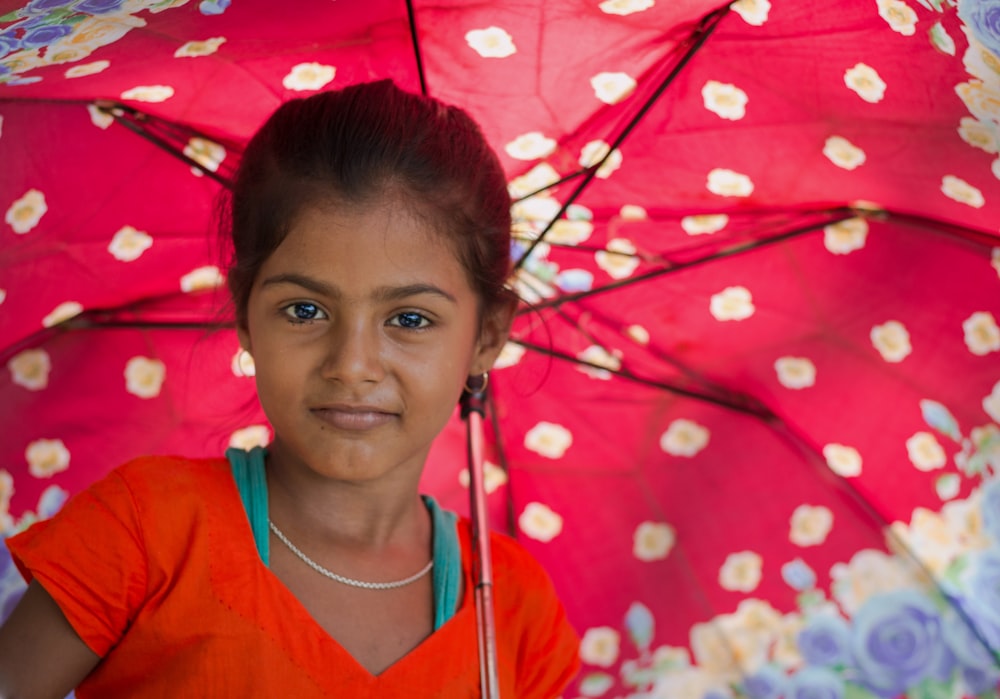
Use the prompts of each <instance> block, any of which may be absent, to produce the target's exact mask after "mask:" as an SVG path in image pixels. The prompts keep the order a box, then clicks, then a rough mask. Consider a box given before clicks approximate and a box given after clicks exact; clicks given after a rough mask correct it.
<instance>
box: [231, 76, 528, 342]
mask: <svg viewBox="0 0 1000 699" xmlns="http://www.w3.org/2000/svg"><path fill="white" fill-rule="evenodd" d="M395 192H400V193H402V194H403V195H404V197H406V200H407V203H408V204H411V207H410V208H411V209H413V210H414V211H415V212H418V213H420V214H422V215H425V216H428V217H429V220H430V221H431V222H432V223H433V224H435V225H436V226H438V227H439V228H440V229H441V232H442V233H443V234H444V235H446V236H447V237H448V238H449V239H450V241H451V244H452V248H453V249H454V250H455V252H456V254H457V256H458V258H459V261H460V262H461V263H462V265H463V266H464V267H465V270H466V272H467V273H468V275H469V281H470V283H471V285H472V287H473V289H475V290H476V292H477V295H478V297H479V301H480V307H481V309H482V310H485V311H487V312H488V311H490V310H493V309H496V308H498V307H499V306H501V305H503V304H505V303H507V302H508V301H509V298H510V292H509V291H507V290H506V289H505V287H504V282H505V281H506V278H507V275H508V273H509V271H510V197H509V195H508V193H507V184H506V178H505V177H504V172H503V169H502V167H501V165H500V161H499V160H498V159H497V157H496V154H495V153H494V152H493V151H492V149H491V148H490V147H489V145H488V144H487V142H486V139H485V138H484V136H483V134H482V132H481V131H480V129H479V127H478V126H477V125H476V123H475V122H474V121H473V120H472V118H471V117H470V116H469V115H468V114H466V113H465V112H464V111H463V110H461V109H459V108H457V107H453V106H448V105H445V104H443V103H441V102H439V101H438V100H436V99H433V98H428V97H421V96H418V95H414V94H410V93H408V92H405V91H403V90H401V89H399V88H398V87H396V86H395V85H394V84H393V83H392V82H391V81H389V80H382V81H379V82H372V83H362V84H358V85H352V86H350V87H346V88H344V89H342V90H338V91H334V92H323V93H319V94H317V95H313V96H311V97H308V98H304V99H296V100H292V101H290V102H286V103H285V104H283V105H282V106H281V107H279V108H278V109H277V110H276V111H275V112H274V114H272V115H271V117H270V118H269V119H268V120H267V121H266V122H265V123H264V125H263V126H262V127H261V128H260V130H259V131H258V132H257V133H256V135H254V137H253V138H252V139H251V140H250V143H249V144H248V145H247V148H246V151H245V152H244V154H243V158H242V160H241V162H240V165H239V168H238V170H237V173H236V179H235V183H234V186H233V190H232V193H231V195H230V199H229V207H228V211H227V212H226V213H227V214H228V215H227V216H226V218H227V219H228V223H227V224H226V225H228V228H229V231H228V233H229V236H231V240H232V258H231V261H230V265H229V272H228V283H229V290H230V293H231V294H232V298H233V303H234V305H235V311H236V320H237V322H238V323H239V324H240V325H245V323H246V312H247V303H248V301H249V297H250V289H251V287H252V286H253V282H254V279H255V278H256V276H257V272H258V270H259V269H260V267H261V265H262V264H264V262H265V261H266V260H267V258H268V257H269V256H270V255H271V253H272V252H274V250H275V249H276V248H277V247H278V245H280V244H281V241H282V240H284V238H285V236H286V235H287V234H288V232H289V230H290V229H291V227H292V225H293V224H294V222H295V219H296V217H297V216H298V215H299V213H300V212H301V211H302V210H303V209H304V208H305V207H307V206H310V205H313V204H322V203H327V202H333V203H335V204H340V203H343V204H344V205H347V206H359V205H360V206H363V205H365V204H369V203H372V202H374V201H376V200H377V199H378V198H379V197H381V196H384V195H386V194H388V193H395Z"/></svg>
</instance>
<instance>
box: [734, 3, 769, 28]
mask: <svg viewBox="0 0 1000 699" xmlns="http://www.w3.org/2000/svg"><path fill="white" fill-rule="evenodd" d="M729 9H731V10H732V11H733V12H735V13H736V14H738V15H739V16H740V17H742V18H743V21H744V22H746V23H747V24H749V25H751V26H753V27H759V26H761V25H762V24H764V22H766V21H767V15H768V13H769V12H770V11H771V3H770V0H736V2H734V3H732V4H731V5H730V6H729Z"/></svg>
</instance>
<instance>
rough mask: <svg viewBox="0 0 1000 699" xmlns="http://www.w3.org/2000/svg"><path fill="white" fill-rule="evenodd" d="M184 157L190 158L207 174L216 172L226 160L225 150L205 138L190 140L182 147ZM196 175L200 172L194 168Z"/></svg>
mask: <svg viewBox="0 0 1000 699" xmlns="http://www.w3.org/2000/svg"><path fill="white" fill-rule="evenodd" d="M183 152H184V155H186V156H187V157H189V158H191V160H193V161H195V162H196V163H198V164H199V165H201V166H202V167H203V168H205V169H206V170H208V171H209V172H216V171H217V170H218V169H219V165H221V164H222V161H223V160H225V158H226V149H225V148H224V147H223V146H221V145H219V144H218V143H215V142H214V141H209V140H208V139H207V138H192V139H190V140H188V142H187V145H186V146H184V151H183ZM194 172H195V173H196V174H199V175H200V174H201V172H200V171H199V170H198V169H197V168H195V169H194Z"/></svg>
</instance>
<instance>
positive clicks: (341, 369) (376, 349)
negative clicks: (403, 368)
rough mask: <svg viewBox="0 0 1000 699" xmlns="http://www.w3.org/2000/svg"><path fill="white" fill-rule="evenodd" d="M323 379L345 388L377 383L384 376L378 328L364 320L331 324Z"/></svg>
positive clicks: (348, 320)
mask: <svg viewBox="0 0 1000 699" xmlns="http://www.w3.org/2000/svg"><path fill="white" fill-rule="evenodd" d="M330 325H331V327H330V332H329V337H328V341H327V351H326V355H325V357H324V360H323V366H322V374H323V378H325V379H327V380H330V381H339V382H340V383H343V384H345V385H354V384H363V383H366V382H367V383H378V382H379V381H381V380H382V378H384V376H385V368H384V366H383V363H382V346H381V345H382V342H381V333H380V332H379V328H378V327H377V326H376V325H374V324H372V323H369V322H367V321H366V320H365V319H364V318H353V319H349V318H342V319H340V320H339V322H335V323H331V324H330Z"/></svg>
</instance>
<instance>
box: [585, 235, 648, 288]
mask: <svg viewBox="0 0 1000 699" xmlns="http://www.w3.org/2000/svg"><path fill="white" fill-rule="evenodd" d="M605 248H606V251H605V250H598V251H597V252H595V253H594V260H595V262H597V266H598V267H600V268H601V269H603V270H604V271H605V272H607V273H608V275H609V276H610V277H611V278H612V279H625V278H627V277H629V276H631V274H632V273H633V272H634V271H635V270H636V268H637V267H638V266H639V258H638V257H636V256H635V254H636V249H635V245H633V244H632V241H631V240H627V239H625V238H612V239H611V240H609V241H608V244H607V245H606V246H605Z"/></svg>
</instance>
